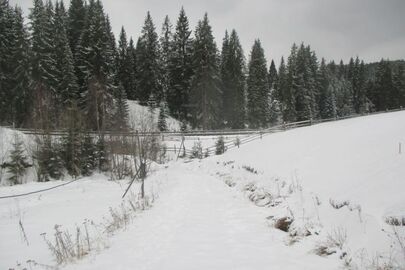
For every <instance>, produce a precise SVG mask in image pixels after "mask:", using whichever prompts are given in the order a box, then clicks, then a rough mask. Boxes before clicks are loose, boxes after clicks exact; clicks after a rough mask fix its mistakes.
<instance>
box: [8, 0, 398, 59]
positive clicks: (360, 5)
mask: <svg viewBox="0 0 405 270" xmlns="http://www.w3.org/2000/svg"><path fill="white" fill-rule="evenodd" d="M64 1H65V3H66V4H67V6H68V3H69V0H64ZM10 2H11V3H13V4H15V3H17V4H18V5H20V6H22V7H23V10H24V13H25V14H27V13H28V8H30V7H31V6H32V0H10ZM103 4H104V9H105V11H106V12H107V13H108V14H109V15H110V19H111V23H112V26H113V29H114V32H115V34H116V35H118V33H119V31H120V29H121V26H122V25H124V27H125V29H126V31H127V34H128V35H130V36H133V37H134V39H136V38H137V37H138V35H139V33H140V31H141V28H142V25H143V22H144V18H145V15H146V12H147V11H148V10H149V11H150V12H151V15H152V17H153V19H154V22H155V25H156V28H157V30H158V33H159V34H160V29H161V24H162V22H163V18H164V16H165V15H169V17H170V19H171V21H172V24H173V25H175V22H176V20H177V17H178V13H179V10H180V8H181V6H184V8H185V11H186V14H187V16H188V18H189V20H190V24H191V28H192V30H194V28H195V25H196V23H197V21H198V20H199V19H201V18H202V17H203V15H204V13H205V12H208V17H209V19H210V22H211V25H212V27H213V31H214V35H215V37H216V40H217V45H218V48H220V47H221V43H222V38H223V36H224V33H225V30H226V29H228V30H231V29H233V28H235V29H236V31H237V32H238V34H239V37H240V39H241V42H242V45H243V49H244V51H245V54H246V55H247V56H248V55H249V52H250V49H251V46H252V45H253V41H254V40H255V39H256V38H260V40H261V41H262V45H263V47H264V49H265V53H266V57H267V60H268V61H270V60H271V59H275V61H276V63H279V60H280V58H281V56H282V55H284V56H288V54H289V50H290V48H291V45H292V43H293V42H296V43H301V42H305V43H306V44H309V45H311V47H312V49H314V50H315V51H316V52H317V55H318V57H319V58H321V57H325V58H326V59H328V60H336V61H339V60H340V59H343V60H344V61H345V62H347V61H348V59H349V58H350V56H356V55H358V56H359V57H360V58H362V59H364V60H365V61H366V62H370V61H378V60H380V59H381V58H382V57H384V58H390V59H404V58H405V0H215V1H213V0H104V1H103Z"/></svg>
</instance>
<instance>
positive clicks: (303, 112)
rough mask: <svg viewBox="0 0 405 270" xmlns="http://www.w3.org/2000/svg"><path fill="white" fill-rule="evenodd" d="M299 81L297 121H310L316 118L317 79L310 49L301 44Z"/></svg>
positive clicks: (296, 108)
mask: <svg viewBox="0 0 405 270" xmlns="http://www.w3.org/2000/svg"><path fill="white" fill-rule="evenodd" d="M296 64H297V70H296V71H297V73H296V76H297V80H296V82H295V83H296V87H297V88H296V91H295V102H296V103H295V110H296V112H297V120H298V121H302V120H309V119H313V118H316V108H315V105H314V103H316V98H315V92H314V91H315V88H316V85H315V78H314V71H313V70H312V68H313V67H312V65H313V63H311V52H310V49H309V47H305V46H304V44H301V46H300V48H299V49H298V51H297V59H296Z"/></svg>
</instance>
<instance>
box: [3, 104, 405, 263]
mask: <svg viewBox="0 0 405 270" xmlns="http://www.w3.org/2000/svg"><path fill="white" fill-rule="evenodd" d="M403 123H405V112H397V113H388V114H380V115H374V116H367V117H361V118H355V119H350V120H344V121H338V122H331V123H324V124H319V125H315V126H311V127H305V128H299V129H295V130H289V131H286V132H281V133H276V134H270V135H268V136H266V137H264V138H263V139H262V140H260V139H259V140H256V141H254V142H251V143H249V144H246V145H242V146H241V148H240V149H237V148H235V149H232V150H230V151H228V152H227V153H225V154H224V155H222V156H215V157H211V158H208V159H204V160H193V161H188V160H181V159H180V160H179V161H178V162H174V161H172V162H170V163H168V164H167V165H165V166H156V167H155V168H154V172H153V174H152V176H151V177H150V178H148V179H147V182H146V187H147V193H148V194H149V196H153V197H154V198H155V199H156V200H155V201H154V203H153V206H152V207H151V208H148V209H147V210H146V211H139V212H135V213H133V214H132V215H131V218H130V222H128V223H126V224H125V226H123V227H122V228H120V229H118V230H115V231H114V232H113V233H106V232H105V231H106V230H105V228H106V227H107V226H106V225H108V224H110V222H109V219H111V210H110V208H111V209H120V207H121V206H120V205H122V203H124V204H125V205H127V203H128V202H127V200H128V199H126V200H124V201H122V200H121V195H122V193H123V191H124V189H125V187H126V184H127V181H121V182H112V181H108V177H107V176H103V175H99V174H98V175H94V176H92V177H89V178H85V179H82V180H80V181H77V182H75V183H72V184H70V185H68V186H65V187H63V188H60V189H56V190H52V191H48V192H45V193H42V194H41V195H31V196H27V197H21V198H15V199H3V200H0V217H1V218H0V239H1V241H0V269H9V268H12V267H15V269H23V267H29V266H30V267H31V269H45V268H46V267H44V266H41V265H48V266H55V265H57V262H56V260H55V257H54V256H53V255H52V252H51V251H50V250H49V248H48V246H47V244H46V242H45V241H44V240H43V235H41V234H43V233H46V235H45V236H46V237H47V239H52V237H53V235H54V226H55V224H58V225H61V226H62V227H61V228H62V230H69V231H70V232H72V235H75V234H74V232H75V230H76V227H77V226H83V223H85V224H91V226H90V227H91V228H92V234H93V236H94V235H95V236H96V239H97V240H96V241H94V246H95V247H94V248H92V250H91V251H90V252H89V254H86V255H85V256H83V258H81V259H80V260H73V261H72V262H70V263H68V264H61V265H57V266H58V268H62V269H128V270H129V269H145V270H146V269H260V268H271V269H297V270H298V269H404V268H405V253H404V249H403V248H404V247H403V246H402V247H401V244H402V245H403V244H404V242H405V239H404V237H405V229H404V228H405V227H404V226H391V225H389V224H387V222H386V220H387V219H391V220H401V219H402V218H404V217H405V181H404V175H405V153H403V152H404V151H403V150H402V153H399V143H402V145H404V144H405V125H404V124H403ZM207 145H208V144H207ZM60 183H61V182H51V183H29V184H25V185H20V186H14V187H0V196H4V195H9V194H17V193H21V192H28V191H32V190H37V189H41V188H46V187H49V186H54V185H57V184H60ZM131 190H132V192H133V194H132V195H131V196H132V197H134V196H135V197H136V194H137V193H138V190H139V184H136V185H134V186H133V187H132V188H131ZM131 196H130V197H129V198H131ZM20 221H21V224H22V226H21V225H20ZM281 221H284V222H281ZM286 224H287V227H286V226H283V225H286ZM22 227H23V228H24V230H22ZM275 227H278V228H280V229H276V228H275ZM281 229H284V230H285V231H286V232H285V231H283V230H281ZM24 235H25V236H24ZM92 246H93V244H92ZM30 260H31V261H30ZM34 261H35V263H33V262H34ZM17 263H21V266H20V267H17ZM390 267H391V268H390ZM28 269H30V268H28ZM49 269H53V268H49Z"/></svg>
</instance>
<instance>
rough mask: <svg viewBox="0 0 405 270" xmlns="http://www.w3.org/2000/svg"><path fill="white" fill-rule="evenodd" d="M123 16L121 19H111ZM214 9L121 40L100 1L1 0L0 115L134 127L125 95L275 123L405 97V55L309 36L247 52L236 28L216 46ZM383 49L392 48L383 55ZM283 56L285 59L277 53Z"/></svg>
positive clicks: (49, 125) (51, 124)
mask: <svg viewBox="0 0 405 270" xmlns="http://www.w3.org/2000/svg"><path fill="white" fill-rule="evenodd" d="M111 19H113V18H111ZM212 27H215V25H214V26H212V25H211V24H210V21H209V17H208V15H207V14H205V15H204V16H203V18H202V19H201V20H200V21H199V22H198V24H197V27H196V28H195V29H194V30H193V29H191V28H190V25H189V19H188V17H187V14H186V11H185V10H184V9H183V8H182V9H181V10H180V12H179V16H178V18H176V21H175V22H174V23H173V24H172V22H171V20H170V18H169V17H166V18H165V20H164V23H163V25H162V26H161V28H160V27H158V26H156V25H155V24H154V22H153V19H152V16H151V14H150V13H149V12H148V13H147V14H146V17H145V22H144V25H143V26H142V32H141V35H140V36H139V37H137V38H133V37H128V36H127V35H126V32H125V29H124V27H122V30H121V33H120V34H119V36H118V38H117V39H116V37H115V36H114V34H113V32H112V29H111V23H110V18H109V17H108V14H106V13H105V11H104V9H103V5H102V2H101V1H100V0H88V1H84V0H71V3H70V6H69V7H65V6H64V4H63V2H62V1H60V2H59V1H56V2H53V1H45V2H44V1H42V0H34V1H33V7H32V9H31V10H30V14H28V21H26V20H24V15H23V14H22V10H21V9H20V8H19V7H18V6H17V7H12V6H11V5H10V4H9V3H8V1H7V0H0V123H1V124H3V125H14V126H16V127H34V128H38V129H44V130H53V129H65V128H70V129H86V130H95V131H103V130H124V129H127V128H128V104H127V99H129V100H137V101H139V103H140V104H142V105H147V106H150V107H152V108H160V109H161V110H160V116H159V118H160V120H162V119H163V120H162V121H159V127H160V129H161V130H164V129H165V123H164V117H166V116H167V115H171V116H173V117H175V118H176V119H178V120H180V121H181V122H182V123H184V126H186V125H190V126H192V127H193V128H198V129H219V128H228V129H243V128H246V127H249V128H265V127H269V126H271V125H275V124H279V123H282V122H294V121H300V120H309V119H327V118H336V117H344V116H348V115H352V114H365V113H369V112H375V111H384V110H388V109H397V108H400V107H402V106H404V105H405V62H404V61H389V60H386V59H382V60H381V61H380V62H379V63H364V61H362V60H361V59H360V58H359V57H354V58H351V59H350V61H349V62H348V63H344V62H343V61H340V63H335V62H333V61H331V62H328V61H327V60H325V59H324V58H319V57H318V56H317V55H316V53H315V52H314V51H313V50H312V49H311V47H310V46H309V45H306V44H303V43H301V44H293V45H292V47H291V52H290V55H289V56H287V57H286V58H282V59H281V60H280V61H279V63H280V64H279V66H278V67H276V65H275V62H274V61H273V60H271V59H267V58H266V55H265V52H264V50H263V47H262V45H261V42H260V40H259V39H257V40H256V41H255V42H254V44H253V46H252V48H251V49H250V48H249V56H248V57H247V59H246V57H245V51H244V50H243V48H242V46H241V43H240V40H239V37H238V34H237V32H236V31H235V30H231V31H229V32H228V31H227V32H226V33H225V35H224V38H223V42H222V47H221V48H219V46H218V45H217V44H216V42H215V38H214V36H213V33H212ZM381 57H384V56H381ZM277 61H278V59H277Z"/></svg>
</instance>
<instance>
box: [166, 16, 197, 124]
mask: <svg viewBox="0 0 405 270" xmlns="http://www.w3.org/2000/svg"><path fill="white" fill-rule="evenodd" d="M192 57H193V40H192V37H191V31H190V30H189V21H188V18H187V16H186V13H185V11H184V9H183V8H181V11H180V15H179V17H178V20H177V24H176V31H175V33H174V34H173V43H172V52H171V56H170V59H169V67H168V68H169V76H170V79H169V89H168V91H167V103H168V106H169V111H170V113H171V115H173V116H174V117H176V118H178V119H180V120H182V121H187V120H189V118H190V115H189V114H190V109H191V107H190V89H191V78H192V76H193V62H192V61H193V60H192Z"/></svg>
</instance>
